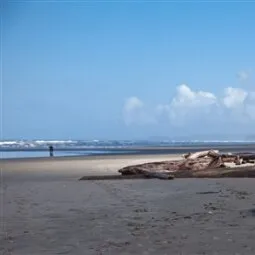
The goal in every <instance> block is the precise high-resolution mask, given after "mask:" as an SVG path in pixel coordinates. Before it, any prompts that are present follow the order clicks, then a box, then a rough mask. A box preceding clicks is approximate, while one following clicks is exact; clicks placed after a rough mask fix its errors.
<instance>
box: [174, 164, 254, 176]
mask: <svg viewBox="0 0 255 255" xmlns="http://www.w3.org/2000/svg"><path fill="white" fill-rule="evenodd" d="M174 177H175V178H224V177H233V178H235V177H239V178H240V177H243V178H254V177H255V166H248V167H236V168H221V169H218V168H211V169H204V170H202V171H177V172H175V173H174Z"/></svg>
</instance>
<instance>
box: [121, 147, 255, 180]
mask: <svg viewBox="0 0 255 255" xmlns="http://www.w3.org/2000/svg"><path fill="white" fill-rule="evenodd" d="M243 156H245V158H246V161H248V160H251V159H254V160H255V154H249V155H247V154H245V155H242V154H234V155H229V154H220V153H219V152H218V151H217V150H208V151H200V152H195V153H189V154H187V155H184V159H182V160H175V161H162V162H152V163H146V164H140V165H133V166H127V167H124V168H122V169H120V170H119V172H120V173H121V174H123V175H130V174H131V175H134V174H143V173H144V171H147V172H150V173H153V172H157V173H160V172H161V173H162V171H165V173H167V174H171V173H173V172H174V173H175V172H180V171H193V172H196V171H204V170H206V169H222V168H224V167H226V166H225V165H224V163H234V164H235V165H241V164H242V161H243ZM162 169H164V170H162Z"/></svg>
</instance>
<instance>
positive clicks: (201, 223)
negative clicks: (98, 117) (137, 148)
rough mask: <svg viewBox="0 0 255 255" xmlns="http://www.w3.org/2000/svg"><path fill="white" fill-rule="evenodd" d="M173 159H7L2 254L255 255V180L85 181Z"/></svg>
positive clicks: (4, 164)
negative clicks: (81, 179)
mask: <svg viewBox="0 0 255 255" xmlns="http://www.w3.org/2000/svg"><path fill="white" fill-rule="evenodd" d="M171 157H172V156H167V155H157V156H151V155H150V156H118V157H113V156H112V157H109V156H108V157H90V158H61V159H31V160H2V161H0V164H1V169H2V178H1V184H0V185H1V232H0V254H1V255H2V254H12V255H41V254H43V255H46V254H47V255H51V254H74V255H76V254H77V255H80V254H85V255H90V254H109V255H115V254H116V255H117V254H160V255H161V254H162V255H163V254H185V255H186V254H188V255H197V254H221V255H224V254H231V255H232V254H245V255H253V254H255V242H254V239H255V194H254V191H255V185H254V179H245V178H242V179H176V180H172V181H162V180H122V181H77V180H78V178H80V177H81V176H83V175H85V174H88V175H91V174H96V175H98V174H100V173H102V174H106V173H109V174H112V173H116V170H117V169H119V168H121V167H123V166H125V165H129V164H138V163H143V162H149V161H156V160H159V161H160V160H166V159H169V158H171Z"/></svg>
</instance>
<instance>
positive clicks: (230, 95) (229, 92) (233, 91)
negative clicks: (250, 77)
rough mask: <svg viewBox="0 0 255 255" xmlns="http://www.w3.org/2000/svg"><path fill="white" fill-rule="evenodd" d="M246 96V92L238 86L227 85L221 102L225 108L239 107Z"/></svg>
mask: <svg viewBox="0 0 255 255" xmlns="http://www.w3.org/2000/svg"><path fill="white" fill-rule="evenodd" d="M247 96H248V92H246V91H245V90H243V89H240V88H232V87H228V88H226V89H225V97H224V98H223V104H224V105H225V106H226V107H227V108H239V107H240V106H242V105H243V104H244V101H245V99H246V98H247Z"/></svg>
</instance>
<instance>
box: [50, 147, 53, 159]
mask: <svg viewBox="0 0 255 255" xmlns="http://www.w3.org/2000/svg"><path fill="white" fill-rule="evenodd" d="M49 151H50V157H53V146H52V145H50V146H49Z"/></svg>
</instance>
